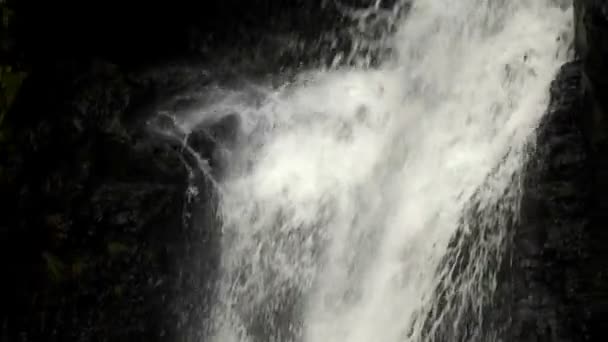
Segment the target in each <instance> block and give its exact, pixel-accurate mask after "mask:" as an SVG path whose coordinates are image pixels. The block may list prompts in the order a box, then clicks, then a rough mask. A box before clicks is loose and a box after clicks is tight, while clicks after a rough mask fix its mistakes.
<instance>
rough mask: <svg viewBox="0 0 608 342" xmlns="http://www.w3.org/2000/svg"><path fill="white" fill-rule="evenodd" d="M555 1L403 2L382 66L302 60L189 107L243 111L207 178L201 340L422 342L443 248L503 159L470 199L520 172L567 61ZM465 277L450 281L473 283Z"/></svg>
mask: <svg viewBox="0 0 608 342" xmlns="http://www.w3.org/2000/svg"><path fill="white" fill-rule="evenodd" d="M570 11H571V10H570V8H569V7H568V6H563V5H561V6H560V5H558V4H557V1H555V0H417V1H414V2H413V4H412V7H411V9H410V11H409V13H408V15H407V16H406V18H405V19H404V20H403V23H402V24H401V25H400V26H399V30H398V32H397V33H396V34H395V35H394V36H393V38H392V40H391V41H392V44H393V45H394V46H393V48H394V51H395V52H396V55H395V58H394V60H391V61H388V62H386V63H385V64H384V65H383V66H381V67H379V68H377V69H374V70H372V69H365V68H359V69H356V68H355V69H352V68H351V69H337V70H335V69H334V70H329V71H327V70H324V71H315V72H308V73H304V74H302V75H300V76H299V78H298V79H297V80H296V81H295V82H293V83H290V84H285V85H284V86H283V87H281V88H280V89H274V90H273V89H264V88H257V89H256V91H255V92H256V95H255V101H252V100H251V98H250V97H249V96H248V94H249V93H250V91H249V90H246V89H244V90H242V91H240V92H239V91H236V92H234V91H233V92H230V93H225V94H223V95H222V97H221V99H220V100H219V101H218V102H216V103H214V104H212V105H209V106H207V107H205V108H203V109H202V110H201V111H200V112H199V113H198V114H196V115H195V116H193V117H192V118H191V120H193V121H197V120H199V121H200V120H203V119H204V118H206V117H208V115H210V114H209V113H213V112H237V113H239V114H240V116H241V118H242V124H243V125H242V126H243V127H242V130H243V138H242V139H241V143H240V147H239V148H238V150H236V151H233V152H232V154H231V157H230V158H229V159H230V160H229V164H228V166H229V167H228V170H229V171H228V174H227V175H226V176H225V177H224V179H223V180H222V181H221V182H220V184H219V187H220V192H221V203H220V215H221V218H222V221H223V227H222V258H221V275H220V279H219V280H218V282H219V285H218V286H219V287H218V300H217V303H216V305H215V308H214V317H213V322H212V327H211V328H210V335H211V337H210V339H211V340H212V341H217V342H237V341H238V342H245V341H303V342H345V341H348V342H359V341H361V342H369V341H386V342H397V341H423V340H428V339H430V337H429V336H427V335H425V333H424V332H423V326H422V325H423V324H422V323H421V320H417V319H416V317H417V315H419V314H420V313H421V312H423V313H424V312H425V307H429V306H432V305H433V303H432V302H433V300H434V291H435V290H436V288H437V286H438V284H439V281H440V274H439V273H440V272H438V268H439V265H440V261H441V258H442V257H443V256H444V255H445V254H446V249H447V245H448V242H449V241H450V238H452V237H453V236H454V234H455V232H456V230H457V228H458V227H459V220H460V219H461V217H462V212H463V208H465V206H466V204H467V201H469V199H470V198H471V196H473V194H474V193H475V191H476V190H477V189H479V187H480V186H482V184H483V183H484V181H485V180H486V179H487V177H488V175H489V174H490V173H491V171H492V169H493V168H495V167H496V166H497V165H498V164H499V163H500V162H501V161H504V158H505V156H506V158H507V161H506V162H505V163H504V164H503V169H504V168H506V170H503V171H504V172H500V173H499V175H498V176H496V177H494V179H493V182H492V189H494V190H493V191H490V192H488V193H487V194H482V195H479V196H478V197H479V200H480V201H481V202H482V203H481V204H482V206H483V204H484V202H492V201H495V200H496V198H495V197H496V196H499V195H496V194H501V193H504V192H505V189H506V188H507V187H509V186H510V184H511V176H512V175H513V174H514V173H515V172H517V170H518V169H519V168H521V164H522V162H523V156H522V154H523V152H522V149H523V146H524V144H525V143H526V141H527V139H528V138H529V137H530V136H531V134H532V132H533V130H534V128H535V126H536V125H537V123H538V121H539V119H540V117H541V116H542V114H543V112H544V111H545V109H546V108H547V104H548V85H549V83H550V81H551V80H552V78H553V77H554V76H555V73H556V70H557V69H558V67H559V66H560V65H561V64H563V63H564V62H565V61H566V59H567V41H568V40H569V37H568V35H569V32H570V26H571V20H570V19H571V12H570ZM260 94H261V95H260ZM502 174H504V176H500V175H502ZM517 200H518V198H514V199H513V201H517ZM490 215H491V214H490ZM499 245H500V243H498V244H497V247H495V248H499ZM482 255H483V254H482ZM479 262H481V263H483V260H480V261H479ZM476 280H477V281H481V280H480V278H479V277H473V278H472V279H471V281H476ZM465 283H466V282H465ZM467 284H468V285H467V286H465V287H463V288H459V289H456V291H465V292H466V291H473V290H472V289H477V288H480V287H479V286H471V284H470V282H469V283H467ZM473 295H474V294H473V293H471V294H470V296H469V297H470V298H473V297H474V296H473ZM446 340H449V338H448V339H446Z"/></svg>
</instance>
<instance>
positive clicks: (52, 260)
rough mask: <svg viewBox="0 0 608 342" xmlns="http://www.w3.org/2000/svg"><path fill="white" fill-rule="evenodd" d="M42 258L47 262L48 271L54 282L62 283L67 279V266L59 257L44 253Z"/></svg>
mask: <svg viewBox="0 0 608 342" xmlns="http://www.w3.org/2000/svg"><path fill="white" fill-rule="evenodd" d="M42 257H43V258H44V261H45V262H46V270H47V272H48V275H49V278H50V279H51V280H52V281H53V282H56V283H58V282H61V281H62V280H63V279H64V278H65V270H66V267H65V264H64V263H63V262H62V261H61V260H60V259H59V258H58V257H57V256H55V255H53V254H51V253H49V252H44V253H42Z"/></svg>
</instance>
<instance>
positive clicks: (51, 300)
mask: <svg viewBox="0 0 608 342" xmlns="http://www.w3.org/2000/svg"><path fill="white" fill-rule="evenodd" d="M148 86H149V87H153V86H156V87H158V88H159V89H162V85H158V84H151V83H150V84H149V85H148ZM142 89H143V88H142V86H141V85H133V84H132V82H129V81H128V80H127V77H126V76H125V75H124V74H123V73H122V72H121V70H120V68H118V67H117V66H114V65H111V64H107V63H103V62H95V63H89V64H78V63H76V64H69V63H68V64H66V65H65V66H63V67H60V68H57V69H56V70H52V69H49V70H47V71H46V72H45V73H36V74H34V75H32V77H30V79H28V80H27V82H26V84H24V88H23V90H22V92H21V93H20V95H19V97H18V98H17V100H16V103H15V106H14V107H13V109H12V111H11V112H10V116H9V118H8V120H7V123H6V125H8V126H9V127H11V129H12V133H11V136H10V139H8V140H6V142H5V144H3V145H2V146H0V149H1V150H2V153H1V155H2V160H0V165H1V166H2V171H3V172H2V174H1V175H0V178H1V180H2V186H3V191H2V192H1V193H0V197H1V201H0V202H1V203H3V220H2V224H1V225H0V228H1V230H0V232H1V236H2V238H1V240H0V241H1V242H0V243H1V246H0V251H1V253H2V256H1V258H0V260H1V263H2V269H3V273H4V275H5V276H4V277H3V282H4V285H5V286H6V287H8V288H9V291H3V292H2V294H1V298H2V305H0V307H1V309H0V331H1V333H0V340H3V341H143V340H145V341H166V340H174V339H176V338H191V339H195V338H197V336H198V337H200V336H201V333H202V332H201V329H202V327H201V322H202V321H203V320H204V317H205V316H206V315H208V314H209V313H208V309H209V306H208V305H206V304H205V303H206V301H208V300H209V298H210V297H209V296H211V295H212V291H211V289H210V284H211V279H212V278H213V274H214V272H215V269H216V267H217V255H218V253H217V251H216V248H217V231H216V230H215V229H216V227H217V222H216V217H215V214H214V213H215V201H214V200H213V196H214V189H213V186H212V185H211V182H210V180H209V179H208V178H207V176H206V175H205V174H204V173H203V172H202V171H201V170H199V169H198V167H197V165H195V164H192V163H190V162H189V160H188V159H187V158H185V157H184V153H183V149H181V147H182V146H181V145H179V144H176V143H175V141H174V140H169V139H167V140H163V139H159V138H158V135H157V134H154V133H153V132H152V131H151V130H150V129H149V127H147V126H145V125H132V124H129V122H130V121H129V119H131V118H130V116H133V115H139V114H138V113H139V107H138V106H137V103H141V101H142V100H141V99H140V98H138V97H139V96H142V94H145V93H146V92H145V89H144V91H142ZM134 103H135V105H134ZM136 121H137V120H135V121H133V120H131V122H136ZM202 289H207V290H206V291H202Z"/></svg>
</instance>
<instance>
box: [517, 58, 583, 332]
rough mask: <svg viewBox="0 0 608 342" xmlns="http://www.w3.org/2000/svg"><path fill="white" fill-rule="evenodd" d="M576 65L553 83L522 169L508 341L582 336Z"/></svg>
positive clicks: (579, 105)
mask: <svg viewBox="0 0 608 342" xmlns="http://www.w3.org/2000/svg"><path fill="white" fill-rule="evenodd" d="M581 76H582V64H581V63H580V62H571V63H568V64H566V65H565V66H563V67H562V69H561V70H560V72H559V74H558V76H557V78H556V80H555V81H553V83H552V84H551V103H550V106H549V109H548V111H547V113H546V115H545V116H544V117H543V119H542V121H541V123H540V125H539V127H538V129H537V137H536V142H535V144H534V145H535V147H534V150H533V152H532V154H531V158H530V160H529V162H528V165H527V166H526V169H525V177H524V183H523V187H524V193H523V199H522V203H521V213H520V223H519V225H518V226H517V228H516V229H515V231H514V234H513V237H512V239H513V242H512V246H511V248H510V255H511V256H510V260H511V262H512V264H511V266H510V271H509V273H510V274H511V276H510V279H511V282H512V284H511V285H510V286H511V297H512V301H513V302H512V304H511V305H512V310H513V311H512V313H511V317H512V325H513V326H512V329H511V335H510V337H511V338H512V340H514V341H585V340H587V339H588V337H589V336H588V332H587V330H586V329H587V328H586V325H587V318H588V315H589V311H588V308H587V307H586V305H585V304H586V302H585V297H584V295H583V285H582V283H581V281H582V279H583V278H584V274H583V271H582V270H583V268H584V267H585V264H586V262H587V255H586V251H585V249H586V245H587V243H588V241H587V239H588V237H587V235H586V229H587V225H588V217H587V213H588V212H587V206H588V204H589V193H590V182H589V179H590V178H589V175H590V170H589V167H588V162H587V161H588V159H587V158H588V155H587V153H586V147H585V141H584V136H583V133H582V131H581V129H580V126H579V124H578V120H579V117H580V116H581V115H582V113H583V112H582V108H583V106H582V104H583V102H582V99H583V97H582V92H581V89H580V82H581Z"/></svg>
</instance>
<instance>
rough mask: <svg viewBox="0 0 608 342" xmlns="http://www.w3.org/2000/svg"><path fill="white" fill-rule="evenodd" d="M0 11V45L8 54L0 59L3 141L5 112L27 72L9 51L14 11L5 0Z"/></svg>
mask: <svg viewBox="0 0 608 342" xmlns="http://www.w3.org/2000/svg"><path fill="white" fill-rule="evenodd" d="M0 13H1V15H0V17H1V19H2V23H1V24H2V27H1V31H2V35H0V46H1V51H2V52H3V55H5V56H8V58H7V59H6V60H0V141H3V140H5V139H6V132H5V129H4V125H3V123H4V120H5V117H6V114H7V113H8V111H9V108H10V107H11V105H12V104H13V101H14V100H15V97H16V96H17V92H18V91H19V88H20V87H21V84H22V83H23V81H24V80H25V77H26V76H27V73H26V72H24V71H23V70H20V69H19V68H18V67H17V65H18V61H17V60H16V57H15V56H16V54H15V53H14V51H10V50H11V49H12V48H13V47H12V45H11V44H10V38H11V32H12V25H13V22H14V18H15V12H14V11H13V10H11V9H10V8H9V5H8V4H7V3H6V2H2V1H0ZM11 52H13V53H11Z"/></svg>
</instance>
